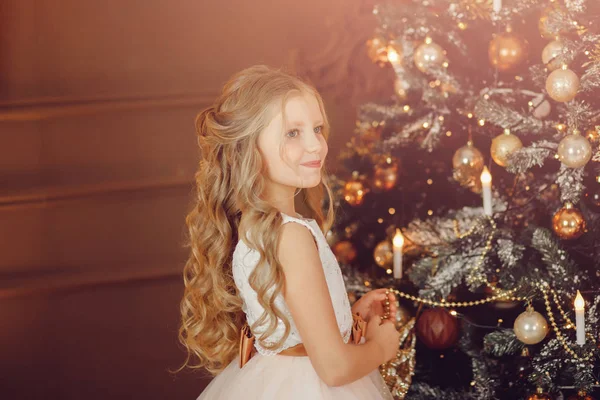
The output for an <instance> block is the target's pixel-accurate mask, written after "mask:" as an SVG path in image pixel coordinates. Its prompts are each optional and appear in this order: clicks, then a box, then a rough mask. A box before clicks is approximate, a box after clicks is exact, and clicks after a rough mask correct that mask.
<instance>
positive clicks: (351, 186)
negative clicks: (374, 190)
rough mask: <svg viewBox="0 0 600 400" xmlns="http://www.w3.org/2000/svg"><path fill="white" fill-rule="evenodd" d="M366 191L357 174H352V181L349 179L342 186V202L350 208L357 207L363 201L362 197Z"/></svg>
mask: <svg viewBox="0 0 600 400" xmlns="http://www.w3.org/2000/svg"><path fill="white" fill-rule="evenodd" d="M367 192H368V190H367V188H366V187H365V185H364V184H363V182H362V181H361V180H359V178H358V174H356V173H353V174H352V179H350V180H349V181H348V182H346V184H345V185H344V200H346V202H348V204H350V205H351V206H359V205H361V204H362V203H363V201H364V196H365V194H367Z"/></svg>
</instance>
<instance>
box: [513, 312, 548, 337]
mask: <svg viewBox="0 0 600 400" xmlns="http://www.w3.org/2000/svg"><path fill="white" fill-rule="evenodd" d="M513 329H514V331H515V335H516V336H517V339H519V340H520V341H521V342H523V343H525V344H537V343H539V342H541V341H542V340H544V338H545V337H546V335H547V334H548V323H547V322H546V319H545V318H544V317H543V316H542V314H540V313H539V312H537V311H535V310H534V309H533V307H532V306H528V307H527V310H525V311H524V312H523V313H521V314H520V315H519V316H518V317H517V319H516V320H515V325H514V327H513Z"/></svg>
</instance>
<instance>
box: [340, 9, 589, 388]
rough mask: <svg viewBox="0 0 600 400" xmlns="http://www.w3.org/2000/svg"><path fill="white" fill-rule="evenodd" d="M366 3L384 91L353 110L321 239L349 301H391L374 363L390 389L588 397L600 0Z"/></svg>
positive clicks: (370, 50)
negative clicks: (333, 205) (389, 325)
mask: <svg viewBox="0 0 600 400" xmlns="http://www.w3.org/2000/svg"><path fill="white" fill-rule="evenodd" d="M373 14H374V16H375V18H377V19H378V21H379V24H378V28H377V30H376V31H375V32H373V35H372V38H371V39H370V40H369V41H368V43H367V53H368V55H369V57H370V58H371V59H372V60H373V62H375V63H378V64H379V65H380V66H381V67H382V68H386V69H389V70H393V76H394V79H393V80H390V83H389V84H390V85H391V86H393V88H394V92H395V95H394V96H393V98H389V99H388V98H385V99H381V101H378V102H377V103H368V104H364V105H363V106H361V107H360V110H359V113H358V121H357V124H356V132H355V134H354V135H353V137H352V138H351V140H350V142H349V143H348V146H347V147H346V148H345V149H344V151H343V152H342V153H341V154H340V157H339V161H340V164H341V165H342V166H343V168H340V169H339V170H338V171H337V173H336V175H335V176H332V177H331V178H332V182H333V186H334V188H335V190H336V193H337V195H338V196H337V200H336V201H337V205H338V210H339V211H338V218H337V222H336V224H335V225H334V227H333V228H332V230H331V231H330V232H329V233H328V240H329V241H330V244H331V246H332V248H333V251H334V253H335V254H336V256H337V257H338V260H339V261H340V264H341V265H342V269H343V271H344V274H345V279H346V284H347V288H348V290H349V296H350V297H351V300H353V299H356V298H358V297H360V296H361V295H362V294H363V293H364V292H365V291H367V290H370V289H373V288H377V287H388V288H391V289H392V290H393V291H394V292H395V293H396V296H397V298H398V300H399V303H400V307H399V309H398V310H399V311H398V313H397V315H395V316H390V318H395V321H396V324H397V328H398V329H399V330H401V332H402V342H401V347H400V349H399V352H398V357H397V359H396V360H392V361H391V362H390V363H388V364H386V365H383V366H382V367H381V368H380V370H381V373H382V375H383V376H384V378H385V380H386V382H387V383H388V385H389V386H390V388H391V389H392V392H393V394H394V396H395V397H396V398H398V399H402V398H407V399H434V398H435V399H518V398H530V399H548V398H563V396H564V397H566V396H572V397H569V398H591V397H590V396H592V395H594V394H595V393H596V391H595V390H596V387H598V385H599V383H598V361H597V357H598V354H599V352H598V346H597V340H598V333H599V331H598V316H597V309H598V304H599V303H600V279H599V273H600V269H599V267H600V261H598V260H599V256H600V254H599V253H600V244H599V243H598V242H599V238H600V235H598V234H597V229H596V228H597V227H598V226H599V224H600V168H599V166H600V164H598V162H599V161H600V149H599V144H600V27H599V24H598V23H597V22H598V21H600V2H598V1H596V0H587V1H586V0H554V1H551V0H512V1H509V0H504V1H502V0H405V1H393V2H389V3H386V4H379V5H377V6H376V7H375V8H374V10H373ZM488 149H489V150H488ZM586 396H587V397H586Z"/></svg>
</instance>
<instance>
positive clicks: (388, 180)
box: [373, 157, 398, 191]
mask: <svg viewBox="0 0 600 400" xmlns="http://www.w3.org/2000/svg"><path fill="white" fill-rule="evenodd" d="M397 180H398V162H397V161H396V160H394V159H392V158H391V157H387V158H386V159H385V160H384V161H383V162H380V163H379V164H377V165H375V171H374V173H373V187H374V188H375V189H377V190H379V191H386V190H390V189H391V188H393V187H394V186H395V185H396V181H397Z"/></svg>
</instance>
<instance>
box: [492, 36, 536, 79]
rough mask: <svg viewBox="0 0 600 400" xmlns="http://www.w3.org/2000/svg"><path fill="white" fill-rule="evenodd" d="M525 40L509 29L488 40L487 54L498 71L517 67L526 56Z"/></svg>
mask: <svg viewBox="0 0 600 400" xmlns="http://www.w3.org/2000/svg"><path fill="white" fill-rule="evenodd" d="M527 49H528V44H527V41H525V40H524V39H522V38H520V37H519V36H517V35H515V34H514V33H513V32H511V31H510V30H507V32H504V33H501V34H499V35H496V36H495V37H494V38H493V39H492V41H491V42H490V45H489V48H488V56H489V58H490V63H491V64H492V66H494V67H495V68H498V71H501V72H507V71H510V70H512V69H515V68H516V67H518V66H519V65H520V64H521V63H522V62H523V61H524V60H525V59H526V58H527Z"/></svg>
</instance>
